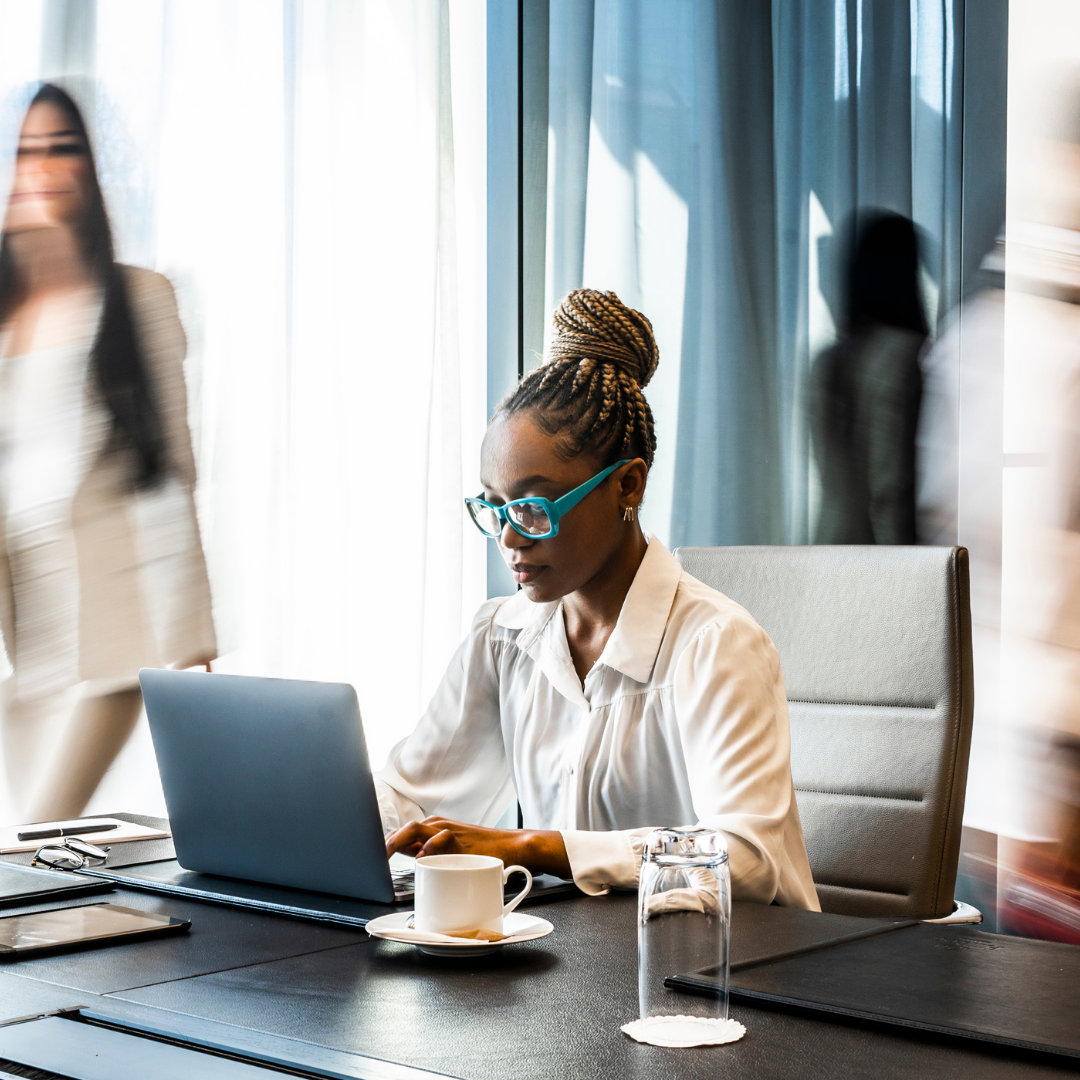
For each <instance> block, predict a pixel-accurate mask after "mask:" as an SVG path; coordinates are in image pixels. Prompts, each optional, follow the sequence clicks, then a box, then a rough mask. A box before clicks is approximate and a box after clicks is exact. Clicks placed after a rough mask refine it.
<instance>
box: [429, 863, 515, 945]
mask: <svg viewBox="0 0 1080 1080" xmlns="http://www.w3.org/2000/svg"><path fill="white" fill-rule="evenodd" d="M515 873H517V874H524V875H525V888H524V889H522V890H521V892H519V893H518V894H517V896H515V897H514V898H513V899H512V900H511V901H510V902H509V903H505V904H504V903H503V886H504V885H505V884H506V879H507V878H508V877H509V876H510V875H511V874H515ZM414 882H415V889H416V913H415V916H414V918H413V925H414V926H415V927H416V929H417V930H429V931H433V932H435V933H438V934H453V933H457V932H460V931H463V930H487V931H490V932H491V933H495V934H501V933H503V916H504V915H509V914H510V912H511V911H513V910H514V908H516V907H517V906H518V904H520V903H521V901H522V900H524V899H525V897H526V896H527V895H528V893H529V890H530V889H531V888H532V874H530V873H529V871H528V870H526V869H525V867H524V866H507V867H505V868H504V866H503V862H502V859H496V858H495V857H494V856H492V855H425V856H423V857H422V858H419V859H417V860H416V865H415V867H414Z"/></svg>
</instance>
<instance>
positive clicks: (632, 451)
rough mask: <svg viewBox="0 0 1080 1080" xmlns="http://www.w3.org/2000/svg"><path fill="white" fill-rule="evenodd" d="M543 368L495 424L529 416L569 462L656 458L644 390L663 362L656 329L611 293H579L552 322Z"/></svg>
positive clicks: (526, 380)
mask: <svg viewBox="0 0 1080 1080" xmlns="http://www.w3.org/2000/svg"><path fill="white" fill-rule="evenodd" d="M553 321H554V325H555V333H554V335H553V336H552V340H551V345H550V347H549V349H548V357H547V360H546V361H545V363H543V364H542V365H541V366H540V367H538V368H535V369H534V370H533V371H530V372H528V373H527V374H526V375H525V376H524V377H523V378H522V380H521V382H520V383H518V385H517V388H516V389H515V390H514V391H512V392H511V394H510V395H509V396H508V397H507V398H506V400H505V401H504V402H503V403H502V404H501V405H500V406H499V408H498V409H497V410H496V413H495V415H496V417H498V416H509V415H511V414H513V413H516V412H521V411H528V412H529V413H530V414H531V415H532V416H533V418H534V419H535V421H536V423H537V424H538V425H539V427H540V428H541V429H542V430H543V431H546V432H547V433H548V434H549V435H551V436H553V437H554V438H555V439H556V440H557V442H558V445H559V447H560V451H561V452H562V453H564V454H565V455H566V456H567V457H575V456H577V455H578V454H581V453H590V454H592V455H593V456H594V457H595V458H596V459H597V461H598V462H599V463H600V464H602V465H612V464H614V463H615V462H616V461H618V460H620V459H622V458H637V457H639V458H642V459H643V460H644V462H645V464H646V465H649V466H651V465H652V460H653V454H654V453H655V451H656V434H655V431H654V429H653V415H652V410H651V409H650V408H649V403H648V402H647V401H646V400H645V397H644V395H643V394H642V392H641V388H642V387H643V386H645V384H646V383H648V381H649V380H650V379H651V378H652V376H653V372H654V371H656V365H657V362H658V360H659V350H658V349H657V347H656V339H655V338H654V337H653V332H652V324H651V323H650V322H649V320H648V319H647V318H645V316H644V315H642V314H641V312H639V311H634V310H633V308H628V307H627V306H626V305H625V304H624V303H623V302H622V301H621V300H620V299H619V298H618V297H617V296H616V295H615V294H614V293H613V292H598V291H597V290H596V289H576V290H575V291H574V292H572V293H570V294H569V295H568V296H567V297H566V298H565V299H564V300H563V301H562V303H561V304H559V306H558V307H557V308H556V309H555V313H554V315H553Z"/></svg>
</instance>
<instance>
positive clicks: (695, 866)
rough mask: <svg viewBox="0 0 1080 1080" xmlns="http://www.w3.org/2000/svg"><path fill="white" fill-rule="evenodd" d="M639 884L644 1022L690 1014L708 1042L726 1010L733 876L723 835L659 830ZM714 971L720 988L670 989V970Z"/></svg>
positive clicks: (687, 1025)
mask: <svg viewBox="0 0 1080 1080" xmlns="http://www.w3.org/2000/svg"><path fill="white" fill-rule="evenodd" d="M641 858H642V862H641V878H640V879H639V883H638V1001H639V1010H640V1012H639V1015H640V1018H641V1021H642V1023H643V1024H648V1023H649V1022H650V1021H653V1020H657V1021H658V1022H659V1023H660V1024H663V1023H666V1020H665V1018H670V1017H675V1016H678V1017H682V1018H685V1019H684V1021H683V1024H682V1025H681V1026H682V1027H683V1029H684V1030H689V1031H691V1032H694V1031H696V1030H697V1029H698V1028H700V1029H701V1031H700V1034H701V1035H702V1038H703V1040H704V1041H708V1040H707V1036H708V1035H709V1033H710V1032H711V1031H714V1030H715V1029H716V1028H717V1026H718V1025H722V1024H724V1022H725V1021H726V1020H727V1015H728V952H729V944H730V931H731V876H730V872H729V870H728V854H727V844H726V842H725V840H724V836H723V833H721V832H718V831H715V830H708V829H660V830H657V831H656V832H653V833H650V834H649V836H648V837H647V839H646V841H645V847H644V850H643V851H642V856H641ZM702 968H709V969H712V971H711V973H714V974H715V978H716V985H717V988H718V992H717V994H716V995H715V996H698V995H697V994H686V993H682V992H680V991H677V990H672V989H669V988H668V987H667V986H665V985H664V980H665V979H666V978H669V977H671V976H672V975H680V974H685V973H687V972H691V971H699V970H700V969H702Z"/></svg>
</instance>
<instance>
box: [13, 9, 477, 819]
mask: <svg viewBox="0 0 1080 1080" xmlns="http://www.w3.org/2000/svg"><path fill="white" fill-rule="evenodd" d="M16 10H17V12H18V14H17V15H16ZM34 11H35V5H31V4H27V5H5V7H4V9H3V12H2V13H0V20H2V21H0V56H2V57H4V58H5V61H6V59H7V54H8V53H11V56H12V57H23V58H25V57H26V55H27V54H30V55H31V56H32V55H34V54H36V53H37V52H38V44H37V41H36V39H35V34H37V33H39V32H40V30H39V28H40V26H41V17H40V13H38V15H37V17H36V18H34V17H32V15H33V13H34ZM96 11H97V23H96V39H95V42H94V50H93V55H92V62H93V65H92V70H89V71H84V72H79V74H86V75H90V76H93V78H94V80H95V83H94V86H95V88H96V90H97V101H98V107H97V114H98V115H97V123H96V125H95V127H96V129H97V130H96V134H97V139H98V143H99V145H100V157H101V166H102V172H103V174H104V176H105V179H106V186H107V188H108V192H107V198H108V199H109V204H110V209H111V211H112V212H113V215H114V227H115V230H116V234H117V241H118V245H117V246H118V251H119V254H120V257H121V258H122V259H125V260H126V261H130V262H136V263H141V264H143V265H148V266H153V267H155V268H157V269H159V270H161V271H162V272H164V273H166V274H167V275H168V276H169V277H170V278H171V279H172V281H173V282H174V284H175V286H176V288H177V291H178V294H179V297H180V303H181V314H182V317H183V318H184V321H185V325H186V328H187V332H188V337H189V352H188V362H187V372H188V380H189V396H190V407H191V408H190V413H191V422H192V428H193V433H194V435H195V439H196V447H197V453H198V462H199V469H200V488H199V493H198V494H199V505H200V515H201V521H202V526H203V530H204V542H205V546H206V549H207V556H208V560H209V563H210V572H211V582H212V586H213V589H214V595H215V612H216V617H217V620H218V625H219V643H220V646H221V650H222V657H221V659H220V660H219V661H218V663H217V664H215V668H216V669H218V670H228V671H235V672H246V673H260V674H271V675H283V676H295V677H305V678H320V679H338V680H343V681H348V682H352V683H354V685H355V686H356V688H357V691H358V694H359V697H360V702H361V709H362V711H363V714H364V717H365V727H366V730H367V733H368V742H369V750H370V754H371V758H372V761H373V762H374V763H375V764H376V765H378V764H379V763H380V762H381V761H382V759H383V757H384V756H385V754H386V752H387V750H388V749H389V747H390V746H391V745H392V743H393V742H395V741H396V740H397V739H398V738H400V737H402V736H403V735H404V734H406V733H407V732H408V731H409V730H410V729H411V727H412V725H413V723H414V722H415V720H416V718H417V716H418V715H419V711H420V710H421V709H422V707H423V705H424V704H426V700H427V696H428V694H429V693H430V691H431V689H432V688H433V686H434V683H435V681H436V680H437V678H438V677H439V675H441V673H442V670H443V668H444V667H445V665H446V663H447V661H448V660H449V658H450V655H451V653H452V651H453V649H454V648H455V646H456V645H457V643H458V641H459V639H460V637H461V634H462V632H463V630H464V628H465V626H466V625H467V623H468V620H469V618H470V617H471V615H472V613H473V611H474V609H475V607H476V605H477V604H478V603H479V602H480V601H481V600H482V599H483V598H484V595H485V592H484V576H483V575H484V556H485V549H484V545H483V543H481V542H478V538H477V537H475V536H474V535H472V533H471V532H467V531H466V530H467V527H468V528H471V526H467V521H466V516H465V515H464V514H463V512H462V508H461V499H462V496H463V494H464V493H465V492H466V491H472V490H473V489H474V488H475V487H476V484H477V474H478V470H479V443H480V439H481V437H482V435H483V429H484V423H485V386H484V377H485V365H486V361H485V357H484V341H485V336H484V326H485V311H484V298H485V288H484V221H485V216H484V208H485V175H486V173H485V157H484V155H485V145H484V132H485V98H484V92H485V91H484V49H485V45H484V8H483V5H482V4H479V3H476V4H450V3H448V0H412V2H403V0H367V2H365V3H363V4H356V3H352V2H350V0H341V2H331V0H326V2H321V3H310V2H309V3H304V2H300V0H273V2H271V0H183V2H168V0H98V3H97V5H96ZM3 71H4V77H5V79H8V80H10V82H12V83H13V82H15V81H17V80H23V79H26V78H30V77H32V76H33V75H35V74H36V70H35V69H34V67H33V65H32V64H28V63H25V62H24V63H22V64H21V66H20V65H19V64H17V63H15V62H12V63H11V64H7V63H6V62H5V67H4V69H3ZM53 74H55V73H53ZM84 100H85V98H84ZM106 139H107V140H108V141H109V143H110V145H105V144H104V142H103V140H106ZM145 752H146V746H145V745H144V746H143V748H142V750H138V749H132V750H131V753H129V754H128V755H127V759H128V760H127V764H126V766H125V767H126V768H128V769H129V770H130V769H131V768H132V764H131V760H130V759H131V757H132V755H133V754H138V753H143V754H145ZM144 763H145V762H144ZM124 765H125V761H124V759H122V760H121V762H120V763H119V764H118V766H117V769H118V770H119V769H120V768H121V766H124ZM129 808H137V809H143V807H141V806H140V807H129ZM112 809H115V806H113V807H112Z"/></svg>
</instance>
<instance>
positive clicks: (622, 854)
mask: <svg viewBox="0 0 1080 1080" xmlns="http://www.w3.org/2000/svg"><path fill="white" fill-rule="evenodd" d="M562 838H563V844H564V846H565V847H566V857H567V860H568V861H569V863H570V872H571V873H572V874H573V876H574V884H575V885H577V887H578V888H579V889H580V890H581V891H582V892H583V893H586V894H587V895H588V896H603V894H604V893H606V892H608V891H609V890H610V889H611V888H612V887H615V888H623V889H636V888H637V882H638V872H639V870H640V868H641V855H640V853H639V852H638V851H636V850H635V849H634V846H633V844H632V843H631V834H630V833H625V832H590V831H587V830H579V829H574V830H567V831H565V832H563V833H562Z"/></svg>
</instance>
